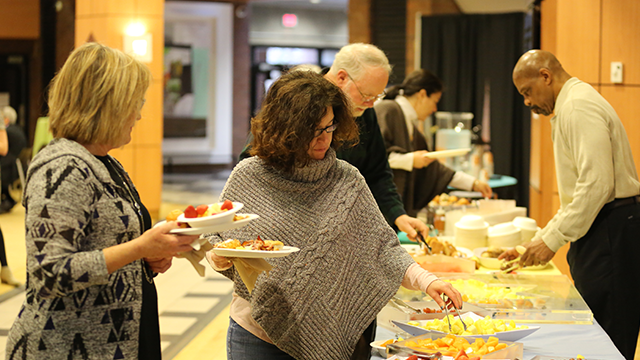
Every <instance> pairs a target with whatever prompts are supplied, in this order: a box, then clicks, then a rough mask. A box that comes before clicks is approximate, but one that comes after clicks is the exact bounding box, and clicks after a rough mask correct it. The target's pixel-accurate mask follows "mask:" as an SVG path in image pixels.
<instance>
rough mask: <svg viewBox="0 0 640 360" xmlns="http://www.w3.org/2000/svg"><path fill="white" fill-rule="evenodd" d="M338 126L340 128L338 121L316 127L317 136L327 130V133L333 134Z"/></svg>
mask: <svg viewBox="0 0 640 360" xmlns="http://www.w3.org/2000/svg"><path fill="white" fill-rule="evenodd" d="M337 128H338V123H337V122H336V123H333V124H331V125H329V126H327V127H325V128H322V129H316V132H315V137H318V136H320V135H322V133H323V132H326V133H327V134H331V133H332V132H334V131H336V129H337Z"/></svg>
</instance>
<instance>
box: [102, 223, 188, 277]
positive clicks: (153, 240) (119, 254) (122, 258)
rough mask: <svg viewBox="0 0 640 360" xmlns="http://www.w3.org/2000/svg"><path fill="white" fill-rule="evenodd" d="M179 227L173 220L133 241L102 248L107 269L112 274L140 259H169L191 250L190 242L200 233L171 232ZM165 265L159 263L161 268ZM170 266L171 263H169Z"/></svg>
mask: <svg viewBox="0 0 640 360" xmlns="http://www.w3.org/2000/svg"><path fill="white" fill-rule="evenodd" d="M177 228H179V226H178V223H177V222H175V221H171V222H168V223H165V224H162V225H160V226H157V227H154V228H152V229H149V230H147V231H145V232H144V233H143V234H142V235H140V236H139V237H137V238H135V239H133V240H131V241H128V242H125V243H122V244H120V245H115V246H111V247H108V248H106V249H104V250H102V252H103V254H104V258H105V262H106V264H107V271H108V272H109V274H112V273H113V272H114V271H116V270H118V269H120V268H121V267H123V266H125V265H127V264H130V263H132V262H134V261H136V260H139V259H167V258H172V257H174V256H175V255H177V254H178V253H180V252H187V251H191V250H192V249H193V248H192V247H191V245H190V244H191V243H192V242H193V241H194V240H195V239H197V238H198V236H199V235H187V236H182V235H173V234H170V233H169V231H171V230H173V229H177ZM154 266H155V265H154ZM164 266H166V263H164ZM164 266H162V265H159V267H160V268H162V267H164ZM169 266H171V265H170V264H169ZM167 269H168V267H167ZM154 271H155V270H154ZM165 271H166V270H165Z"/></svg>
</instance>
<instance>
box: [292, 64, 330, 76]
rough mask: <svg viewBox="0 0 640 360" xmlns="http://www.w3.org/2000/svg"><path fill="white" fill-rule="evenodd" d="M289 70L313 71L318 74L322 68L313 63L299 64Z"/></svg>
mask: <svg viewBox="0 0 640 360" xmlns="http://www.w3.org/2000/svg"><path fill="white" fill-rule="evenodd" d="M289 71H313V72H314V73H316V74H320V73H321V72H322V68H321V67H320V66H318V65H315V64H300V65H296V66H294V67H292V68H291V69H289Z"/></svg>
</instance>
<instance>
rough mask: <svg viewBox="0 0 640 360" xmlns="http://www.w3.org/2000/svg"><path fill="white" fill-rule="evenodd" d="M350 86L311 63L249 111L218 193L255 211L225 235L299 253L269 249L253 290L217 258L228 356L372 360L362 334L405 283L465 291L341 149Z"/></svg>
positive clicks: (350, 120) (351, 137) (351, 127)
mask: <svg viewBox="0 0 640 360" xmlns="http://www.w3.org/2000/svg"><path fill="white" fill-rule="evenodd" d="M350 107H351V106H350V103H349V100H348V99H347V97H346V95H345V94H344V93H343V92H342V91H341V90H340V88H338V87H337V86H336V85H334V84H332V83H331V82H329V81H328V80H326V79H324V78H323V77H322V76H321V75H319V74H316V73H314V72H312V71H293V72H289V73H288V74H285V75H283V76H282V77H280V78H279V79H278V80H277V81H276V82H274V83H273V85H272V86H271V87H270V89H269V92H268V93H267V95H266V97H265V99H264V101H263V104H262V108H261V110H260V112H259V113H258V115H256V117H255V118H254V119H252V121H251V132H252V134H253V136H254V138H253V140H252V142H251V152H250V154H251V155H253V156H252V157H250V158H247V159H245V160H243V161H241V162H240V163H239V164H238V165H237V166H236V167H235V169H234V170H233V172H232V173H231V175H230V177H229V180H228V181H227V183H226V185H225V187H224V190H223V192H222V194H221V198H224V199H229V200H232V201H237V202H241V203H243V204H244V211H246V212H249V213H254V214H258V215H260V218H258V219H256V220H254V221H253V222H251V223H249V224H248V225H247V226H245V227H243V228H240V229H237V230H232V231H228V232H224V233H223V234H222V235H221V237H220V238H218V237H213V238H211V240H212V241H214V242H215V241H220V240H223V239H227V238H234V239H239V240H241V241H244V240H250V239H255V238H256V237H257V236H260V237H261V238H263V239H266V240H278V241H281V242H283V243H284V245H287V246H295V247H298V248H300V251H299V252H295V253H292V254H290V255H288V256H285V257H281V258H274V259H268V261H269V263H270V264H271V265H272V266H273V269H272V270H271V271H270V272H269V274H268V275H266V274H262V275H260V276H259V277H258V279H257V281H256V284H255V288H254V289H253V291H252V292H251V293H250V292H249V291H248V290H247V288H246V286H245V284H244V283H243V281H242V279H241V278H240V276H239V274H238V272H237V271H236V269H235V268H234V267H233V264H232V262H230V261H228V259H227V258H225V257H220V256H217V255H215V254H213V252H209V253H208V254H207V256H208V260H209V261H210V263H211V264H212V267H213V268H214V269H215V270H216V271H219V272H221V273H222V274H223V275H225V276H227V277H228V278H230V279H232V280H233V281H234V294H233V301H232V303H231V308H230V317H231V319H230V325H229V332H228V340H227V358H228V359H229V360H253V359H267V360H271V359H294V358H295V359H302V360H304V359H343V360H347V359H369V357H370V356H371V348H370V346H369V342H370V341H364V339H366V337H364V336H363V333H364V332H365V330H366V329H367V327H368V326H369V325H370V324H371V323H372V322H373V321H374V320H375V318H376V315H377V314H378V312H380V310H381V309H382V308H383V307H384V306H385V304H386V303H387V302H388V301H389V300H390V299H391V297H392V296H393V295H394V294H395V293H396V292H397V291H398V288H399V287H400V285H403V286H405V287H408V288H410V289H416V290H422V291H425V292H426V293H427V294H429V295H430V296H431V297H433V298H434V299H436V301H437V302H438V303H439V304H441V306H443V305H444V302H443V300H442V299H441V298H440V297H439V296H440V294H442V293H445V294H447V295H448V296H449V297H450V298H451V299H453V303H450V305H451V304H455V306H457V307H460V306H461V305H462V297H461V295H460V293H458V291H456V290H455V289H454V288H453V287H452V286H451V284H449V283H447V282H444V281H440V280H438V279H437V278H436V277H435V275H433V274H431V273H429V272H428V271H426V270H424V269H422V268H421V267H420V266H419V265H418V264H416V262H415V261H414V260H413V258H412V257H411V256H410V255H409V254H408V253H407V252H406V251H405V250H404V249H403V248H402V247H401V246H400V243H399V241H398V236H397V235H396V233H395V231H393V229H391V227H390V226H389V225H388V224H387V222H386V220H385V219H384V217H383V215H382V213H381V212H380V210H379V208H378V206H377V205H376V202H375V200H374V198H373V195H372V194H371V191H370V190H369V188H368V187H367V184H366V182H365V180H364V178H363V177H362V175H360V173H359V172H358V170H357V169H356V168H355V167H353V166H351V165H349V164H348V163H347V162H345V161H342V160H338V159H336V152H335V148H338V147H340V146H341V145H342V146H345V145H343V144H346V145H353V143H354V141H356V140H357V139H358V127H357V124H356V122H355V119H354V117H353V116H352V114H351V111H350Z"/></svg>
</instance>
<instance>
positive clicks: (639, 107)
mask: <svg viewBox="0 0 640 360" xmlns="http://www.w3.org/2000/svg"><path fill="white" fill-rule="evenodd" d="M637 67H638V66H637V65H636V68H637ZM600 93H601V94H602V96H604V98H605V99H607V101H609V103H610V104H611V106H613V108H614V109H615V110H616V112H617V113H618V116H619V117H620V120H622V124H623V125H624V128H625V130H626V131H627V137H628V138H629V143H630V144H631V151H632V152H633V160H634V161H635V164H636V171H637V169H640V121H638V114H640V101H638V99H640V88H639V87H635V86H614V85H603V86H602V87H601V90H600Z"/></svg>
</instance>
